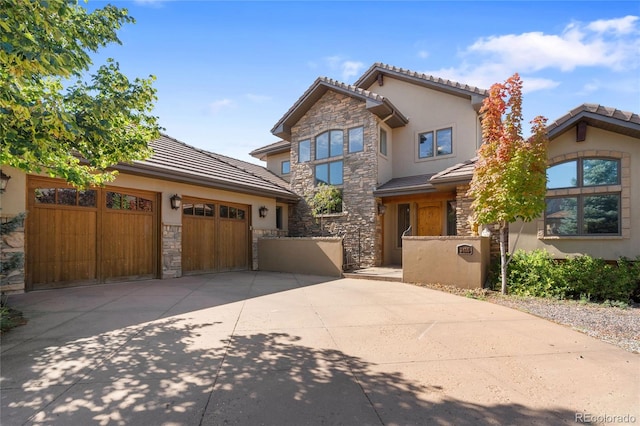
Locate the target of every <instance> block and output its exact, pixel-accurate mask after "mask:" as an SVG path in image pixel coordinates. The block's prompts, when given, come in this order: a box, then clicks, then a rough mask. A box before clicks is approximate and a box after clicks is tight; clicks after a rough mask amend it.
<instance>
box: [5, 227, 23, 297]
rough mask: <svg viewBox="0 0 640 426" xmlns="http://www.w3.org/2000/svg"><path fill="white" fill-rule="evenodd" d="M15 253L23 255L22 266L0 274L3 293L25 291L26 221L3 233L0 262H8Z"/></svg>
mask: <svg viewBox="0 0 640 426" xmlns="http://www.w3.org/2000/svg"><path fill="white" fill-rule="evenodd" d="M3 220H4V218H3ZM15 253H19V254H21V255H22V259H23V262H22V266H21V267H19V268H17V269H14V270H11V271H8V272H7V273H6V274H0V292H2V293H6V294H11V293H24V285H25V284H24V221H23V222H22V224H21V226H18V227H17V228H16V229H14V230H13V231H12V232H9V233H8V234H6V235H2V240H1V241H0V264H1V263H4V262H6V261H7V260H8V259H9V258H10V257H12V256H14V254H15Z"/></svg>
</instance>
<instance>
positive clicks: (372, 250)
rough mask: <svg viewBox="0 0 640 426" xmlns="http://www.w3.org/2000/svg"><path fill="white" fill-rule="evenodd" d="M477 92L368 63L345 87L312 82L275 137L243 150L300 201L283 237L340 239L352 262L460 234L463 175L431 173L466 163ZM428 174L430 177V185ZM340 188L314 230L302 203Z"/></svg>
mask: <svg viewBox="0 0 640 426" xmlns="http://www.w3.org/2000/svg"><path fill="white" fill-rule="evenodd" d="M487 95H488V94H487V92H486V91H485V90H482V89H479V88H476V87H471V86H467V85H462V84H459V83H456V82H452V81H448V80H442V79H438V78H434V77H432V76H428V75H425V74H420V73H416V72H412V71H408V70H405V69H402V68H396V67H392V66H389V65H385V64H381V63H376V64H374V65H373V66H371V67H370V68H369V69H368V70H367V71H366V72H365V73H364V74H363V75H362V76H361V77H360V78H359V79H358V80H357V81H356V82H355V83H354V84H353V85H347V84H344V83H341V82H338V81H335V80H332V79H328V78H318V79H317V80H316V81H315V82H314V83H313V84H312V85H311V86H310V87H309V89H307V91H306V92H305V93H304V94H303V95H302V96H301V97H300V98H299V99H298V100H297V101H296V102H295V103H294V104H293V106H291V108H290V109H289V110H288V111H287V112H286V113H285V114H284V116H283V117H282V118H281V119H280V120H279V121H278V122H277V123H276V124H275V126H274V127H273V129H272V133H273V134H274V135H275V136H277V137H279V138H281V139H282V140H281V141H279V142H276V143H274V144H271V145H267V146H265V147H261V148H259V149H256V150H254V151H253V152H251V155H253V156H254V157H256V158H259V159H261V160H264V161H266V163H267V168H268V169H269V170H272V171H274V172H275V173H276V174H278V175H280V176H281V177H283V178H285V179H287V180H289V182H290V185H291V190H292V191H293V192H294V193H296V194H298V195H300V196H301V201H300V202H299V203H298V204H297V205H296V206H294V207H292V209H291V210H290V211H289V213H290V217H289V233H290V235H292V236H306V235H313V234H315V235H320V234H322V233H325V232H327V230H330V231H332V232H333V233H340V234H342V235H345V246H346V247H347V249H348V250H350V251H351V252H352V253H354V256H356V257H357V258H358V259H359V260H360V262H359V263H360V264H361V265H390V264H400V263H401V259H402V235H403V234H405V233H409V234H412V235H432V236H438V235H442V236H444V235H470V234H471V232H472V229H471V224H470V223H469V221H468V217H469V216H470V211H468V207H469V204H470V202H467V199H466V195H465V194H466V191H467V188H468V183H469V180H470V177H468V176H465V177H464V179H457V176H456V175H455V174H454V173H452V172H451V173H448V174H447V175H445V176H442V175H439V174H441V173H442V172H443V171H447V170H449V169H450V168H452V167H459V166H458V165H459V164H460V163H464V162H465V161H467V160H469V159H470V158H473V157H474V156H475V155H476V151H477V149H478V147H479V146H480V143H481V140H482V138H481V126H480V121H479V118H480V116H479V110H480V107H481V105H482V101H483V99H484V98H486V97H487ZM434 177H435V178H436V179H434ZM321 183H325V184H330V185H335V186H337V187H339V188H340V189H341V191H342V209H341V211H340V212H335V213H332V214H328V215H325V217H324V218H323V221H322V224H323V227H324V228H325V229H320V228H319V224H318V223H316V220H315V219H314V217H313V215H312V212H311V209H310V206H309V204H308V202H307V200H308V199H309V197H310V196H311V195H312V194H313V192H314V190H315V188H316V187H317V185H318V184H321Z"/></svg>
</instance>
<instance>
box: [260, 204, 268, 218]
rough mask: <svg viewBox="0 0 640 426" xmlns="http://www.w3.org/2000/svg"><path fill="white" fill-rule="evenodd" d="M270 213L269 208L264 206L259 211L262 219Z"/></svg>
mask: <svg viewBox="0 0 640 426" xmlns="http://www.w3.org/2000/svg"><path fill="white" fill-rule="evenodd" d="M268 211H269V209H268V208H266V207H265V206H262V207H260V208H259V209H258V214H259V215H260V217H267V212H268Z"/></svg>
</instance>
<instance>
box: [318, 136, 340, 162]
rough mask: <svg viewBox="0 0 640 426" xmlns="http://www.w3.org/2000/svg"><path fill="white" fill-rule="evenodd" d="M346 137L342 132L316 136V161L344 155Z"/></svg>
mask: <svg viewBox="0 0 640 426" xmlns="http://www.w3.org/2000/svg"><path fill="white" fill-rule="evenodd" d="M343 145H344V135H343V132H342V130H330V131H327V132H324V133H321V134H319V135H318V136H316V160H322V159H324V158H329V157H336V156H338V155H342V149H343Z"/></svg>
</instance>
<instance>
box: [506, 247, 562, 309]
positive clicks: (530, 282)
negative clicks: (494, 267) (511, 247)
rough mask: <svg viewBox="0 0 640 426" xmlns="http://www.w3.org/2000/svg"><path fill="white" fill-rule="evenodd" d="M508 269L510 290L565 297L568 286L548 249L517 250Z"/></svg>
mask: <svg viewBox="0 0 640 426" xmlns="http://www.w3.org/2000/svg"><path fill="white" fill-rule="evenodd" d="M510 262H511V263H509V269H508V274H509V275H508V277H507V278H508V280H507V281H508V282H509V292H510V293H512V294H516V295H519V296H535V297H554V298H559V299H563V298H564V297H565V294H566V288H565V286H564V283H563V281H562V277H561V276H560V275H559V274H558V268H557V265H556V263H555V261H554V260H553V258H552V257H551V254H549V252H547V251H546V250H534V251H531V252H525V251H524V250H517V251H516V252H515V253H513V255H512V256H511V260H510Z"/></svg>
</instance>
